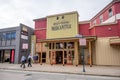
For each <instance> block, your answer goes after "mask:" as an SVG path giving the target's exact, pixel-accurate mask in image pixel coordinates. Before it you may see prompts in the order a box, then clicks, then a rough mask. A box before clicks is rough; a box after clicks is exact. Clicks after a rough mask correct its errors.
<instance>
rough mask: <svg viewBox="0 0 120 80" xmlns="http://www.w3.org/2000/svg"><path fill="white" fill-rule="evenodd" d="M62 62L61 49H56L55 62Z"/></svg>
mask: <svg viewBox="0 0 120 80" xmlns="http://www.w3.org/2000/svg"><path fill="white" fill-rule="evenodd" d="M62 62H63V51H56V64H62Z"/></svg>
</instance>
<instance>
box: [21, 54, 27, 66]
mask: <svg viewBox="0 0 120 80" xmlns="http://www.w3.org/2000/svg"><path fill="white" fill-rule="evenodd" d="M25 61H26V57H25V56H22V58H21V65H20V67H23V68H25Z"/></svg>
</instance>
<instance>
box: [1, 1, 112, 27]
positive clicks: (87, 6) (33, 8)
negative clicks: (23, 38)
mask: <svg viewBox="0 0 120 80" xmlns="http://www.w3.org/2000/svg"><path fill="white" fill-rule="evenodd" d="M111 1H112V0H0V29H2V28H8V27H16V26H19V24H20V23H22V24H25V25H27V26H29V27H31V28H34V21H33V20H34V19H38V18H43V17H46V16H49V15H54V14H60V13H66V12H72V11H77V12H78V13H79V21H84V20H90V19H91V18H92V17H94V16H95V15H96V14H97V13H98V12H99V11H100V10H102V9H103V8H104V7H105V6H106V5H108V4H109V3H110V2H111Z"/></svg>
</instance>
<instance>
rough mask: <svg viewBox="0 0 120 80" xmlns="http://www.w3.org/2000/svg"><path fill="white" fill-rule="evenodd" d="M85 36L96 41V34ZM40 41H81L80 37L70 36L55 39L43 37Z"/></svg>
mask: <svg viewBox="0 0 120 80" xmlns="http://www.w3.org/2000/svg"><path fill="white" fill-rule="evenodd" d="M84 38H86V39H87V41H88V40H91V41H94V40H96V39H97V37H96V36H84ZM37 41H38V42H43V43H46V42H65V41H79V37H68V38H54V39H42V40H37Z"/></svg>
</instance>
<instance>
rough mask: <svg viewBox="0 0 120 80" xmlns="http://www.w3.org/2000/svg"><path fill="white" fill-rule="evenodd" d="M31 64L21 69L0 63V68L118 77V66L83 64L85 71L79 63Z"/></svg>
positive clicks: (119, 68)
mask: <svg viewBox="0 0 120 80" xmlns="http://www.w3.org/2000/svg"><path fill="white" fill-rule="evenodd" d="M26 65H27V64H26ZM32 66H33V67H26V68H25V69H22V68H21V67H20V64H9V63H0V69H11V70H25V71H37V72H55V73H67V74H79V75H80V74H81V75H94V76H111V77H120V67H113V66H92V67H90V66H88V65H86V66H85V70H86V72H83V67H82V65H79V66H78V67H76V66H73V65H65V66H63V65H50V64H42V65H40V64H32Z"/></svg>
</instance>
